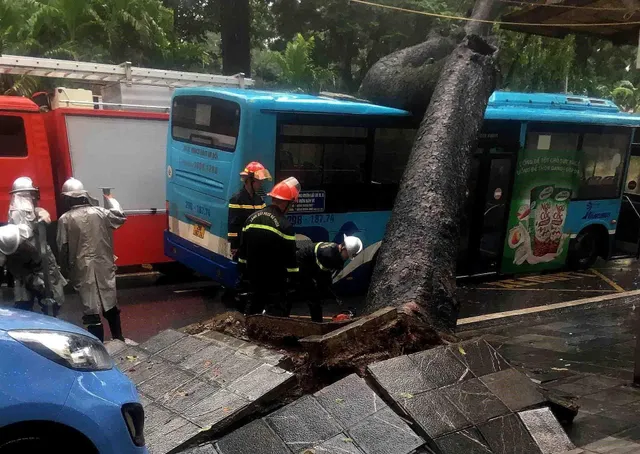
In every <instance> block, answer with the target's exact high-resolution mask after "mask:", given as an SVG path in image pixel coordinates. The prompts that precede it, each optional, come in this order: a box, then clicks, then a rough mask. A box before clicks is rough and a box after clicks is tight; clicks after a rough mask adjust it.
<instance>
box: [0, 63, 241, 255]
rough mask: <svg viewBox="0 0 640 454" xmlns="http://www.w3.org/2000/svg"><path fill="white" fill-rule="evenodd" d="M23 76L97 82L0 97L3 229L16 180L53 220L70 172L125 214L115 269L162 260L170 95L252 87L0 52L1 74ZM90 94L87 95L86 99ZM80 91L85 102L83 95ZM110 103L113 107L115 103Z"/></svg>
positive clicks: (237, 79) (230, 80)
mask: <svg viewBox="0 0 640 454" xmlns="http://www.w3.org/2000/svg"><path fill="white" fill-rule="evenodd" d="M1 73H5V74H19V75H30V76H39V77H54V78H57V79H64V80H71V81H73V83H75V84H76V85H77V81H82V82H84V83H90V84H92V85H93V87H92V88H93V92H96V91H97V88H96V84H100V85H101V86H102V90H101V93H102V95H101V96H93V94H92V92H91V91H89V90H74V89H65V88H58V89H56V90H55V92H54V93H53V94H51V95H50V96H49V97H48V99H47V100H46V101H45V102H43V101H42V96H39V97H34V99H36V100H37V101H38V103H37V104H36V102H34V101H33V100H30V99H27V98H22V97H16V96H0V224H2V223H6V222H7V211H8V206H9V197H10V196H9V190H10V187H11V184H12V182H13V180H14V179H16V178H17V177H20V176H29V177H31V178H32V179H33V181H34V182H35V184H36V185H37V186H38V187H39V188H40V197H41V199H40V205H41V206H42V207H44V208H46V209H47V210H48V211H49V212H50V213H51V215H52V218H54V219H57V217H58V216H59V215H60V214H61V213H60V205H59V204H60V198H59V191H60V187H61V185H62V183H63V182H64V181H65V180H66V179H67V178H69V177H71V176H74V177H76V178H78V179H79V180H81V181H82V182H83V183H84V185H85V187H86V188H87V189H88V190H89V192H90V193H91V194H92V195H93V196H94V197H96V198H98V199H101V194H102V191H101V189H100V188H102V187H112V188H114V189H113V194H114V195H115V196H116V197H117V198H118V200H119V201H120V203H121V204H122V206H123V207H124V208H125V210H126V213H127V215H128V220H127V223H126V224H125V225H124V226H123V227H122V228H121V229H119V230H118V231H116V233H115V237H114V242H115V254H116V255H117V256H118V261H117V264H118V265H119V266H128V265H140V264H160V263H164V262H168V261H169V259H168V258H167V257H165V255H164V252H163V240H162V232H163V231H164V229H165V228H166V222H167V220H166V209H165V200H166V198H165V154H166V140H167V124H168V120H169V114H168V111H169V107H170V102H171V92H172V90H173V89H174V88H175V87H183V86H205V85H210V86H235V87H238V86H240V87H244V86H245V85H251V84H252V81H251V80H250V79H244V77H243V75H237V76H218V75H209V74H199V73H184V72H177V71H164V70H153V69H146V68H136V67H132V66H130V65H129V64H123V65H105V64H95V63H82V62H69V61H64V60H52V59H44V58H31V57H18V56H9V55H4V56H0V74H1ZM87 93H88V94H89V97H88V98H87V96H86V94H87ZM83 95H84V96H83ZM112 101H113V102H112Z"/></svg>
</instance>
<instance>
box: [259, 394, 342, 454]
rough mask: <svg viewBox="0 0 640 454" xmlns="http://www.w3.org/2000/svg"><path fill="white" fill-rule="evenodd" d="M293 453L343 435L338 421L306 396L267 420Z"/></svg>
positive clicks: (313, 399)
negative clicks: (340, 434)
mask: <svg viewBox="0 0 640 454" xmlns="http://www.w3.org/2000/svg"><path fill="white" fill-rule="evenodd" d="M265 420H266V422H267V424H269V426H270V427H271V428H272V429H273V430H274V431H275V433H276V434H277V435H278V436H279V437H280V438H282V440H284V442H285V444H286V445H287V446H289V447H290V448H291V449H292V450H293V451H294V452H300V451H302V450H303V449H304V448H308V447H311V446H314V445H317V444H321V443H323V442H324V441H325V440H328V439H329V438H332V437H334V436H336V435H338V434H339V433H340V432H342V429H341V428H340V426H339V425H338V423H337V421H336V420H335V419H333V417H332V416H331V415H329V413H328V412H327V411H326V410H325V409H324V408H322V406H321V405H320V404H319V403H318V402H317V401H316V400H315V398H314V397H312V396H304V397H302V398H300V399H298V400H296V401H295V402H293V403H291V404H289V405H287V406H286V407H284V408H281V409H280V410H278V411H276V412H274V413H272V414H270V415H269V416H267V417H266V418H265Z"/></svg>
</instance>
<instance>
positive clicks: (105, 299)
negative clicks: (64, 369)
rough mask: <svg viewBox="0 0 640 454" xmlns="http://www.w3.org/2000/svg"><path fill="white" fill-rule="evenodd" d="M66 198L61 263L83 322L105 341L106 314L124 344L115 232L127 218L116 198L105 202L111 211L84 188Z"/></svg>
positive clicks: (60, 237)
mask: <svg viewBox="0 0 640 454" xmlns="http://www.w3.org/2000/svg"><path fill="white" fill-rule="evenodd" d="M76 181H77V180H76ZM63 195H64V197H65V199H66V201H67V203H69V205H71V209H70V210H69V211H67V212H66V213H65V214H63V215H62V216H61V217H60V219H59V220H58V236H57V243H58V249H59V251H60V264H61V266H62V270H63V272H64V273H65V275H66V276H68V278H69V280H70V281H71V283H72V285H73V287H74V289H75V290H76V291H77V292H78V293H79V295H80V299H81V300H82V304H83V305H84V316H83V322H84V324H85V325H86V326H87V330H88V331H89V332H91V333H92V334H94V335H95V336H96V337H98V338H99V339H100V340H104V330H103V328H102V322H101V321H100V312H102V313H103V314H104V316H105V318H106V319H107V321H108V322H109V328H110V329H111V334H112V337H113V338H114V339H120V340H123V341H124V337H123V336H122V327H121V325H120V310H119V308H118V307H117V298H116V266H115V258H114V255H113V231H114V230H116V229H118V228H119V227H120V226H122V225H123V224H124V222H125V220H126V216H125V215H124V212H123V211H122V208H121V207H120V204H119V203H118V202H117V201H116V200H115V199H113V198H107V199H105V204H106V205H107V208H102V207H100V206H94V205H93V204H92V203H91V199H90V198H89V196H88V193H87V192H86V191H84V190H83V189H82V190H80V191H77V192H63Z"/></svg>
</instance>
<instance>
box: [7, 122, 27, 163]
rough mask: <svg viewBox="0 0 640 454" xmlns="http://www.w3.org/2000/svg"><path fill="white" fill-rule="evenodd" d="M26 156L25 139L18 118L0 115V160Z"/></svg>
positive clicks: (21, 123) (22, 125)
mask: <svg viewBox="0 0 640 454" xmlns="http://www.w3.org/2000/svg"><path fill="white" fill-rule="evenodd" d="M25 156H27V137H26V135H25V132H24V121H23V120H22V118H20V117H14V116H8V115H0V158H22V157H25Z"/></svg>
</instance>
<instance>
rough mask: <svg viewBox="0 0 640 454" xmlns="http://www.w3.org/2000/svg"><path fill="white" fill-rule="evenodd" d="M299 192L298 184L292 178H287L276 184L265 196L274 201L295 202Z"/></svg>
mask: <svg viewBox="0 0 640 454" xmlns="http://www.w3.org/2000/svg"><path fill="white" fill-rule="evenodd" d="M300 191H301V188H300V182H299V181H298V180H297V179H296V178H294V177H289V178H287V179H285V180H282V181H281V182H280V183H278V184H276V185H275V186H274V187H273V189H272V190H271V192H270V193H269V194H267V195H268V196H271V197H273V198H274V199H280V200H286V201H288V202H291V201H293V202H297V201H298V196H299V195H300Z"/></svg>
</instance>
